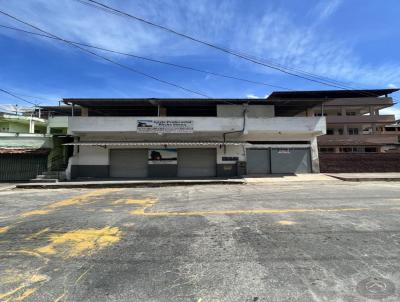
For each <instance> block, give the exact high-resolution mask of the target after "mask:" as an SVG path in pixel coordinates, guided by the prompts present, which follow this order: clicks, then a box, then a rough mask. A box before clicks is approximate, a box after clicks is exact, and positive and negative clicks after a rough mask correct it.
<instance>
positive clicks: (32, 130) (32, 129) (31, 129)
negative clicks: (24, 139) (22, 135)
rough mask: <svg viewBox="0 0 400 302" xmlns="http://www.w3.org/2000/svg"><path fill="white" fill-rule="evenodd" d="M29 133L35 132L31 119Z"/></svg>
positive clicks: (33, 122)
mask: <svg viewBox="0 0 400 302" xmlns="http://www.w3.org/2000/svg"><path fill="white" fill-rule="evenodd" d="M29 133H35V121H33V120H32V119H31V120H30V121H29Z"/></svg>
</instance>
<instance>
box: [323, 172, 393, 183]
mask: <svg viewBox="0 0 400 302" xmlns="http://www.w3.org/2000/svg"><path fill="white" fill-rule="evenodd" d="M326 175H329V176H331V177H335V178H337V179H340V180H343V181H400V173H398V172H387V173H326Z"/></svg>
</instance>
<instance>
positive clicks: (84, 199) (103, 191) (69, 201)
mask: <svg viewBox="0 0 400 302" xmlns="http://www.w3.org/2000/svg"><path fill="white" fill-rule="evenodd" d="M121 190H123V189H100V190H96V191H92V192H89V193H86V194H82V195H79V196H76V197H72V198H68V199H64V200H60V201H57V202H55V203H53V204H51V205H49V206H47V208H50V209H55V208H59V207H65V206H71V205H77V204H82V203H85V202H87V201H88V200H89V199H90V198H92V197H97V196H101V195H104V194H107V193H113V192H118V191H121Z"/></svg>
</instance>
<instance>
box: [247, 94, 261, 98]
mask: <svg viewBox="0 0 400 302" xmlns="http://www.w3.org/2000/svg"><path fill="white" fill-rule="evenodd" d="M246 98H248V99H259V98H260V97H259V96H257V95H254V94H248V95H246Z"/></svg>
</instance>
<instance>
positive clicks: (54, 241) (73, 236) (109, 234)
mask: <svg viewBox="0 0 400 302" xmlns="http://www.w3.org/2000/svg"><path fill="white" fill-rule="evenodd" d="M120 238H121V231H120V230H119V228H118V227H104V228H102V229H94V228H90V229H82V230H74V231H70V232H66V233H62V234H51V235H50V236H49V240H50V243H49V244H48V245H45V246H42V247H39V248H37V249H36V250H35V251H36V252H38V253H40V254H47V255H55V254H59V255H61V256H63V257H64V258H70V257H78V256H81V255H84V254H85V253H87V254H91V253H93V252H95V251H97V250H101V249H103V248H105V247H107V246H109V245H112V244H114V243H116V242H118V241H119V240H120Z"/></svg>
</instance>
